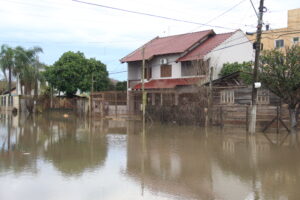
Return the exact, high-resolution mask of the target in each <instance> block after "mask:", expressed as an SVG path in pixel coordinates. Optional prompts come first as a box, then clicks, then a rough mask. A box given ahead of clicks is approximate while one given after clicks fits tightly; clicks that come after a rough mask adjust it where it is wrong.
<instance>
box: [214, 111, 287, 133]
mask: <svg viewBox="0 0 300 200" xmlns="http://www.w3.org/2000/svg"><path fill="white" fill-rule="evenodd" d="M249 114H250V106H249V105H232V106H215V107H214V108H213V115H212V116H213V117H212V118H213V120H212V121H213V124H214V125H220V126H235V127H245V128H248V127H247V126H248V124H249ZM256 125H257V127H258V128H259V129H260V130H261V131H266V130H267V129H268V128H270V127H271V128H278V129H282V128H284V129H287V127H288V125H289V113H288V109H287V106H285V105H284V106H270V105H259V106H258V107H257V116H256Z"/></svg>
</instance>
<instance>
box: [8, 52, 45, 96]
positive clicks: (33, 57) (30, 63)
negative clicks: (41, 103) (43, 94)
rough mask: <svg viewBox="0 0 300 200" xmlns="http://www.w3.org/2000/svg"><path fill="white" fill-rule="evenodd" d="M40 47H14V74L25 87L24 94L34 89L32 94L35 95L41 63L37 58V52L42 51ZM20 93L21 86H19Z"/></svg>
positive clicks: (39, 79) (39, 78) (39, 77)
mask: <svg viewBox="0 0 300 200" xmlns="http://www.w3.org/2000/svg"><path fill="white" fill-rule="evenodd" d="M42 52H43V50H42V48H40V47H33V48H30V49H27V50H26V49H24V48H23V47H20V46H18V47H16V48H15V68H14V71H13V74H14V76H16V77H17V78H20V82H21V85H22V86H24V87H25V91H24V92H25V94H30V92H31V91H32V89H34V94H35V96H37V85H38V81H41V80H42V78H41V74H40V69H41V68H42V67H43V65H42V64H41V63H40V62H39V60H38V56H37V54H38V53H42ZM21 93H23V91H22V87H21Z"/></svg>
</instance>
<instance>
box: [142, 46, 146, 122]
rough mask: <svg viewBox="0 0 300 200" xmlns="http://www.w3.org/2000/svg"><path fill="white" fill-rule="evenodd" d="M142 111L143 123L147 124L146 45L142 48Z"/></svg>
mask: <svg viewBox="0 0 300 200" xmlns="http://www.w3.org/2000/svg"><path fill="white" fill-rule="evenodd" d="M142 58H143V62H142V111H143V124H145V114H146V93H145V46H143V49H142Z"/></svg>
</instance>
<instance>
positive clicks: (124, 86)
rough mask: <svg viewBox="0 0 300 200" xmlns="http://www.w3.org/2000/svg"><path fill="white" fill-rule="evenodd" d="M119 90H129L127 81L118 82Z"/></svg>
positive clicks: (117, 88)
mask: <svg viewBox="0 0 300 200" xmlns="http://www.w3.org/2000/svg"><path fill="white" fill-rule="evenodd" d="M116 90H117V91H126V90H127V81H119V82H117V84H116Z"/></svg>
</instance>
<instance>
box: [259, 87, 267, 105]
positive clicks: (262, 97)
mask: <svg viewBox="0 0 300 200" xmlns="http://www.w3.org/2000/svg"><path fill="white" fill-rule="evenodd" d="M269 103H270V95H269V90H265V89H259V90H258V91H257V104H269Z"/></svg>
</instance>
